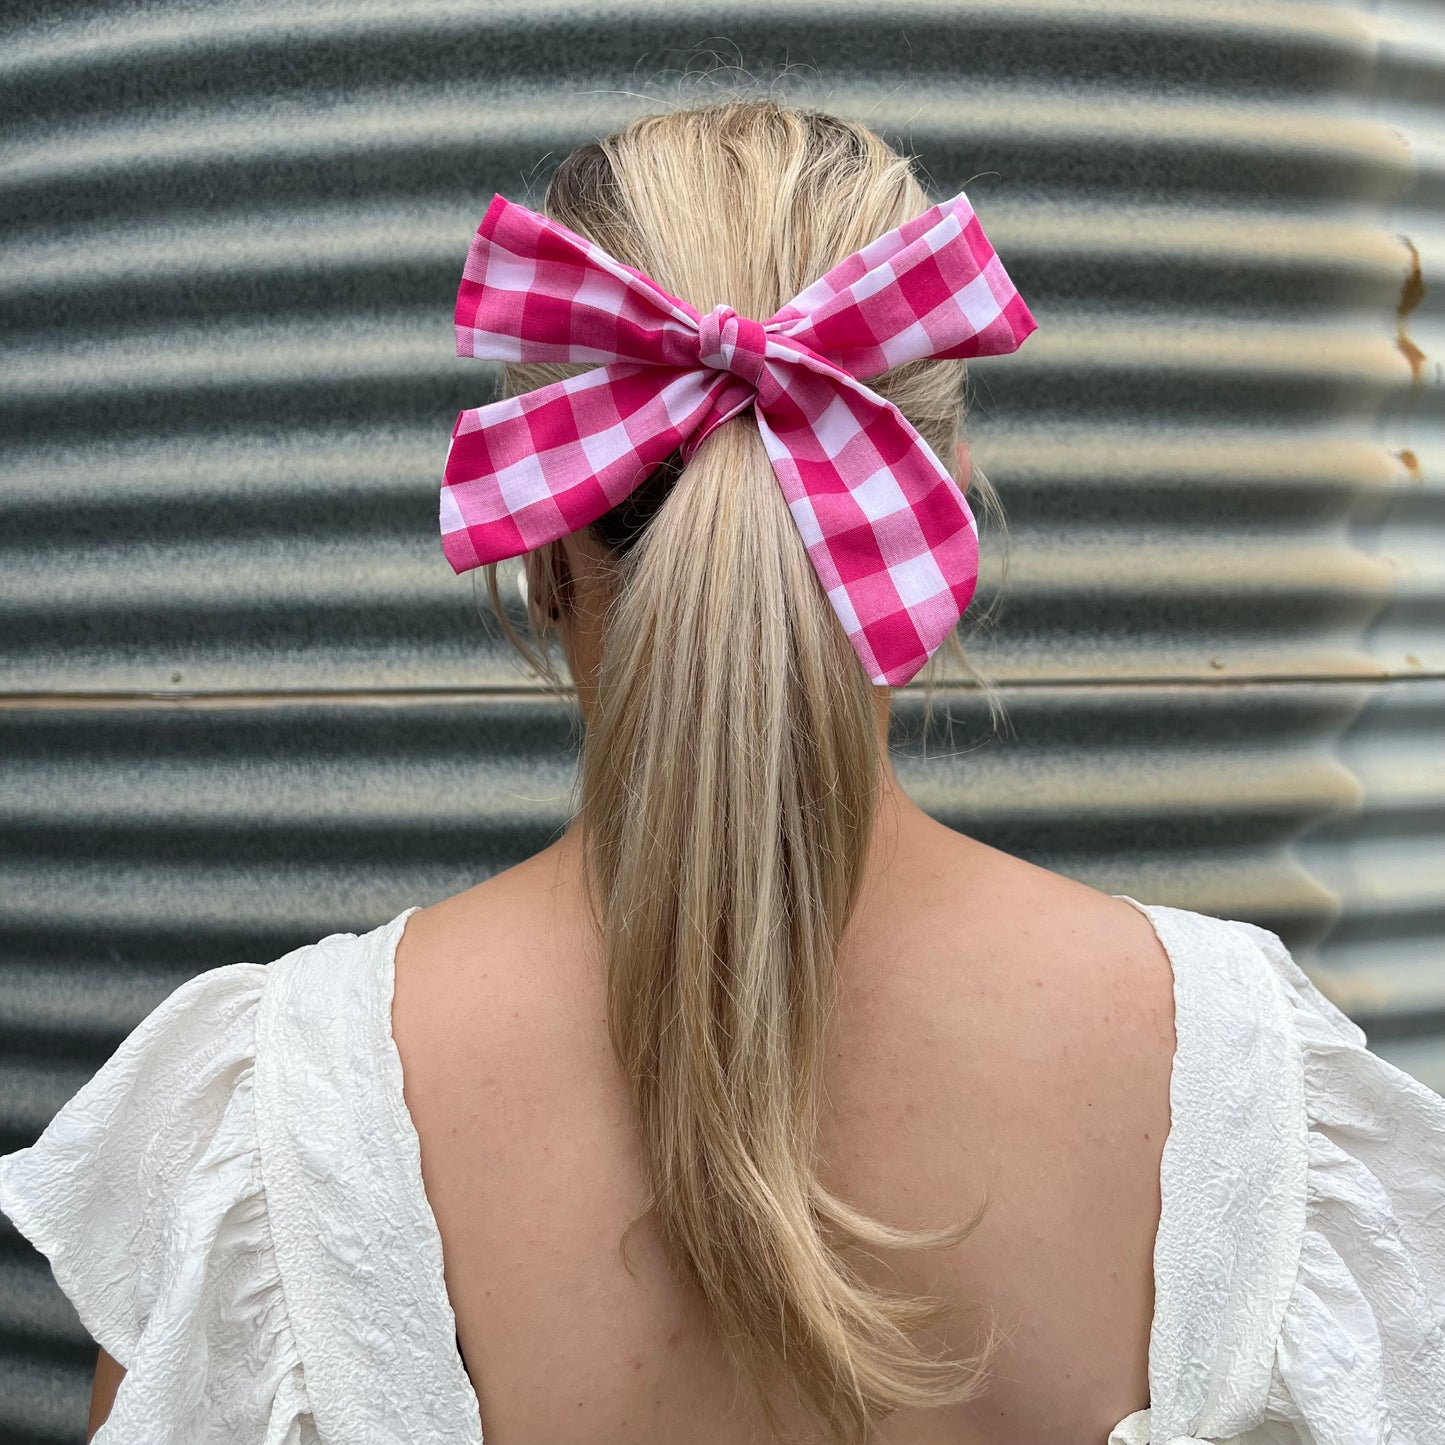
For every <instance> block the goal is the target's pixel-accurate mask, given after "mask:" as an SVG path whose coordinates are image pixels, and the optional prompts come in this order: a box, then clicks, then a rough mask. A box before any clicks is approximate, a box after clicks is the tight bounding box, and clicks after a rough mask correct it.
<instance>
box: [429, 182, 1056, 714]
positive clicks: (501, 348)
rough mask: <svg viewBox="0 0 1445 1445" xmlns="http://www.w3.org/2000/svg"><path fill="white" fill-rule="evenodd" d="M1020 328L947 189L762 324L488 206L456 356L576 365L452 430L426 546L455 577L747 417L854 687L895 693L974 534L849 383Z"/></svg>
mask: <svg viewBox="0 0 1445 1445" xmlns="http://www.w3.org/2000/svg"><path fill="white" fill-rule="evenodd" d="M1036 325H1037V323H1036V322H1035V321H1034V318H1033V316H1032V315H1031V314H1030V312H1029V309H1028V307H1027V306H1026V305H1025V304H1024V301H1023V298H1022V297H1021V296H1019V294H1018V292H1017V291H1016V290H1015V289H1014V286H1013V283H1012V282H1011V281H1010V280H1009V278H1008V275H1007V273H1006V272H1005V271H1004V268H1003V263H1002V262H1001V261H1000V260H999V258H998V256H997V255H996V254H995V253H994V250H993V247H992V246H991V245H990V244H989V242H988V239H987V237H986V236H985V235H984V233H983V228H982V227H981V226H980V225H979V222H978V218H977V216H975V215H974V212H973V207H972V206H971V205H970V204H969V202H968V198H967V197H966V196H965V195H964V194H963V193H962V192H959V194H958V195H956V196H955V197H954V198H953V199H952V200H950V201H944V202H942V203H941V204H939V205H936V206H934V207H933V208H932V209H931V210H928V211H925V212H924V213H923V214H922V215H921V216H918V217H916V218H914V219H913V220H911V221H906V222H905V223H904V224H903V225H901V226H899V227H898V228H897V229H896V230H892V231H889V232H887V233H886V234H885V235H882V236H879V237H878V239H877V240H875V241H872V242H870V243H869V244H868V245H867V246H865V247H863V248H862V250H860V251H855V252H854V253H853V254H852V255H851V256H848V257H847V258H846V259H844V260H843V261H840V262H839V263H838V265H836V266H834V267H833V269H832V270H831V271H829V272H828V273H827V274H826V275H825V276H823V277H821V278H820V279H819V280H817V281H815V282H813V284H812V285H811V286H808V287H806V288H805V289H804V290H803V291H801V292H799V294H798V295H797V296H795V297H794V298H793V299H792V300H791V301H790V302H788V303H787V305H785V306H784V307H783V308H782V309H781V310H780V311H778V312H777V313H776V314H774V315H773V316H771V317H769V318H768V320H766V321H762V322H759V321H755V320H752V319H751V318H749V317H745V316H739V315H738V314H737V313H736V312H735V311H734V310H733V309H732V308H731V307H730V306H725V305H719V306H715V307H713V309H712V310H711V311H709V312H708V313H707V314H706V315H703V314H702V313H701V312H699V311H698V310H697V308H696V307H694V306H692V305H690V304H689V303H688V302H686V301H682V300H679V299H678V298H677V297H676V296H670V295H669V294H668V293H667V292H666V291H664V290H663V289H662V287H660V286H659V285H658V284H657V283H656V282H655V281H653V280H652V279H651V278H650V277H647V276H644V275H643V274H642V273H641V272H639V271H635V270H634V269H633V268H632V267H630V266H625V265H623V264H622V263H621V262H620V261H618V260H616V259H615V258H613V257H612V256H610V255H608V254H607V252H606V251H604V250H602V248H601V247H599V246H596V245H594V244H593V243H592V242H590V241H588V240H586V239H584V238H583V237H581V236H579V235H577V234H576V233H575V232H573V231H571V230H569V229H568V228H567V227H565V226H562V225H559V224H558V223H557V222H556V221H553V220H550V219H549V218H548V217H546V216H542V215H539V214H538V213H537V212H535V211H531V210H528V209H527V207H525V206H520V205H517V204H516V203H514V202H512V201H509V200H507V199H505V198H504V197H503V196H500V195H499V196H496V197H495V198H494V199H493V201H492V203H491V205H490V206H489V207H488V208H487V213H486V215H485V216H484V217H483V218H482V223H481V225H480V226H479V227H478V228H477V233H476V236H475V238H474V239H473V241H472V245H471V250H470V252H469V254H468V256H467V264H466V269H465V271H464V273H463V277H462V283H461V287H460V289H459V290H458V292H457V307H456V332H457V355H458V356H476V357H482V358H487V359H491V360H496V361H514V362H515V361H525V362H572V363H578V362H596V363H597V365H596V367H595V368H594V369H593V370H590V371H586V372H583V373H582V374H580V375H578V376H573V377H569V378H567V379H566V380H563V381H558V382H553V383H552V384H551V385H549V386H544V387H540V388H538V389H537V390H536V391H530V392H526V393H524V394H523V395H521V396H515V397H508V398H506V399H504V400H502V401H497V402H493V403H492V404H491V405H489V406H481V407H473V408H471V409H470V410H467V411H464V412H462V413H461V415H460V416H458V418H457V423H456V426H455V427H454V428H453V429H452V442H451V449H450V451H449V452H448V454H447V462H446V474H445V479H444V481H443V484H442V489H441V532H442V550H443V551H444V552H445V554H446V558H447V560H448V561H449V562H450V563H451V565H452V568H453V570H454V571H456V572H465V571H467V570H468V569H470V568H472V567H478V566H481V565H482V564H484V563H487V562H499V561H501V560H502V559H504V558H506V557H515V556H517V555H519V554H520V553H523V552H529V551H531V550H532V549H533V548H535V547H540V546H541V545H542V544H543V543H545V542H550V541H553V540H555V539H556V538H558V537H560V536H563V535H564V534H566V533H570V532H575V531H578V530H580V529H581V528H583V527H585V526H587V525H588V523H590V522H592V521H595V520H596V519H597V518H598V517H600V516H601V515H602V514H603V513H604V512H606V511H608V510H609V509H610V508H612V507H614V506H616V505H617V503H618V502H620V501H621V500H622V499H623V498H624V497H626V496H627V495H628V493H630V492H631V491H632V490H633V489H634V488H635V487H636V486H637V485H638V484H639V483H640V482H642V481H643V479H644V478H645V477H647V476H648V474H649V473H651V472H652V471H653V470H654V469H655V468H656V467H658V466H659V465H660V464H661V463H662V462H664V461H665V460H666V459H667V458H668V457H669V456H671V455H672V454H673V453H674V452H677V451H680V452H681V454H682V457H683V459H684V461H686V460H687V459H688V458H690V457H691V456H692V454H693V452H695V451H696V450H697V447H698V446H699V445H700V444H701V442H702V440H703V438H704V437H706V436H707V435H708V433H709V432H711V431H712V429H713V428H714V427H716V426H720V425H721V424H722V423H723V422H725V421H727V420H728V419H729V418H731V417H733V416H736V415H737V414H738V413H739V412H741V411H743V410H744V409H745V408H746V407H749V406H752V407H753V408H754V412H755V414H756V419H757V426H758V431H759V433H760V435H761V437H762V441H763V445H764V446H765V448H766V449H767V453H768V457H769V458H770V460H771V461H772V465H773V471H774V472H775V473H776V475H777V478H778V483H779V486H780V487H781V488H782V492H783V496H784V497H785V499H786V500H787V503H788V507H789V509H790V511H791V512H792V515H793V520H794V521H795V522H796V523H797V527H798V530H799V532H800V533H801V534H802V537H803V541H804V544H805V545H806V547H807V550H808V556H809V557H810V558H811V560H812V563H813V567H814V569H815V570H816V572H817V574H818V579H819V581H820V582H821V583H822V585H823V590H824V592H825V593H826V594H827V596H828V600H829V602H830V603H831V604H832V606H833V609H834V611H835V612H836V613H837V615H838V619H839V621H840V622H841V623H842V624H843V628H844V631H845V632H846V633H847V635H848V639H849V641H850V642H851V643H852V645H853V648H854V651H855V652H856V653H857V654H858V657H859V659H860V660H861V661H862V663H863V666H864V668H865V669H866V670H867V673H868V676H869V677H870V679H871V680H872V681H873V682H874V683H877V684H880V685H887V686H894V687H896V686H901V685H902V684H903V683H905V682H907V681H908V680H909V679H910V678H911V677H913V675H914V674H915V673H916V672H917V671H918V670H919V669H920V668H921V667H922V666H923V664H924V663H925V662H927V660H928V658H929V657H930V656H931V655H932V653H933V651H934V649H935V648H937V647H938V645H939V644H940V643H941V642H942V641H943V639H944V638H945V637H946V636H947V635H948V633H949V631H950V630H951V629H952V628H953V626H954V624H955V623H956V622H957V621H958V619H959V617H960V616H962V614H963V611H964V609H965V608H966V607H967V606H968V603H969V601H970V599H971V598H972V596H973V593H974V589H975V587H976V585H977V580H978V536H977V529H976V528H975V525H974V519H973V514H972V513H971V512H970V510H969V507H968V503H967V501H966V500H965V499H964V496H963V493H962V492H961V491H960V490H959V487H958V484H957V483H956V482H955V481H954V480H953V478H952V476H950V475H949V473H948V472H947V471H946V470H945V469H944V467H943V466H942V465H941V464H940V462H939V460H938V458H937V457H936V456H935V455H934V454H933V452H932V451H931V450H930V449H929V447H928V444H927V443H926V442H925V441H924V440H923V438H922V437H920V436H919V435H918V433H917V431H915V430H914V428H913V426H912V425H911V424H910V423H909V422H908V420H907V419H906V418H905V417H904V416H903V414H902V413H901V412H900V411H899V410H898V408H897V407H896V406H894V405H893V403H892V402H890V401H886V400H884V398H882V397H880V396H879V395H878V394H877V393H876V392H874V391H872V390H870V389H869V388H868V387H866V386H864V385H863V382H864V381H865V380H867V379H868V378H869V377H873V376H878V375H881V374H882V373H883V372H885V371H889V370H891V369H892V368H893V367H895V366H898V365H901V364H902V363H903V362H906V361H915V360H918V359H920V358H922V357H933V358H936V359H944V358H957V357H973V356H994V355H1000V354H1002V353H1005V352H1010V351H1015V350H1017V349H1018V347H1019V346H1020V345H1021V344H1022V343H1023V341H1024V340H1025V338H1027V337H1028V336H1029V335H1030V334H1031V333H1032V332H1033V331H1034V330H1035V328H1036Z"/></svg>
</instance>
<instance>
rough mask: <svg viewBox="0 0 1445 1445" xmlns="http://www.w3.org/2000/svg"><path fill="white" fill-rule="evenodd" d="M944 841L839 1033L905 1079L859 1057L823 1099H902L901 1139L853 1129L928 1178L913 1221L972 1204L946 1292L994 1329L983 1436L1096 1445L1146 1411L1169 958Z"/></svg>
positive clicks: (1100, 895)
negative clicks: (983, 1314) (949, 1206)
mask: <svg viewBox="0 0 1445 1445" xmlns="http://www.w3.org/2000/svg"><path fill="white" fill-rule="evenodd" d="M946 832H947V830H940V832H939V833H938V834H937V835H935V836H932V837H929V836H928V835H927V832H926V830H925V832H924V836H923V838H922V840H921V841H922V842H923V843H925V844H926V850H925V852H924V854H923V855H922V856H921V857H920V858H919V859H915V860H914V862H913V863H912V864H910V863H909V862H908V861H907V860H902V861H903V867H902V871H901V873H900V877H907V876H908V875H909V874H910V873H911V875H912V882H911V885H910V889H911V897H910V900H909V906H908V907H907V908H900V909H897V910H895V911H892V917H893V938H892V940H891V942H889V941H880V942H879V944H878V946H877V947H876V948H875V949H873V950H872V954H873V956H874V957H876V958H877V959H878V960H879V965H878V970H879V976H878V977H875V978H873V980H872V983H871V985H870V986H871V988H872V989H873V990H874V995H873V1002H872V1003H871V1004H870V1006H869V1007H868V1008H866V1009H864V1010H862V1011H861V1012H860V1014H859V1017H858V1022H857V1029H858V1036H857V1039H856V1040H854V1041H852V1042H853V1043H854V1044H856V1046H857V1049H858V1050H860V1051H861V1050H863V1049H865V1048H866V1047H867V1044H866V1043H865V1040H867V1039H870V1038H871V1039H873V1040H876V1041H878V1043H877V1047H878V1049H879V1053H878V1055H877V1057H878V1058H880V1059H882V1060H886V1059H888V1058H892V1059H893V1060H898V1061H904V1062H901V1063H898V1064H895V1065H894V1068H895V1069H899V1068H901V1069H902V1070H904V1072H905V1076H904V1077H903V1078H900V1079H898V1080H897V1081H896V1083H895V1082H894V1081H893V1080H891V1079H889V1078H888V1076H887V1074H886V1073H884V1072H883V1070H884V1069H885V1068H886V1064H883V1063H878V1064H874V1065H870V1067H869V1070H868V1075H867V1076H865V1077H860V1078H858V1079H857V1084H856V1092H855V1091H854V1088H853V1086H851V1085H850V1084H849V1083H848V1082H846V1080H845V1079H843V1078H842V1076H841V1074H840V1082H839V1085H838V1093H839V1095H840V1096H843V1097H850V1098H852V1099H853V1100H854V1102H855V1106H856V1107H857V1108H858V1109H859V1110H860V1111H861V1110H863V1109H866V1108H869V1107H874V1106H872V1105H870V1104H869V1103H868V1102H867V1099H866V1097H865V1092H866V1093H871V1095H872V1097H873V1098H878V1099H886V1098H888V1097H890V1094H891V1095H892V1096H895V1097H896V1096H898V1095H900V1094H901V1095H904V1096H905V1097H907V1099H908V1100H909V1107H908V1109H907V1120H906V1126H905V1128H900V1127H899V1123H900V1122H901V1121H896V1120H895V1121H891V1123H890V1121H886V1120H883V1119H879V1120H878V1121H877V1123H876V1124H875V1125H874V1127H873V1128H871V1129H870V1130H868V1138H869V1139H870V1140H874V1139H877V1138H883V1137H891V1138H893V1139H894V1140H897V1141H898V1143H897V1145H896V1147H895V1149H894V1152H893V1153H892V1156H891V1163H892V1165H893V1166H894V1167H896V1168H899V1169H900V1172H901V1174H902V1175H903V1176H904V1177H915V1178H927V1179H931V1180H932V1185H931V1189H932V1190H934V1191H936V1193H934V1194H933V1196H932V1199H931V1200H929V1201H928V1206H929V1209H930V1212H931V1211H932V1210H935V1209H936V1210H938V1211H940V1212H941V1213H943V1214H944V1215H945V1216H946V1214H947V1210H946V1209H945V1208H944V1203H943V1202H944V1201H947V1200H954V1201H958V1202H960V1203H963V1204H967V1205H969V1206H976V1205H978V1204H982V1203H985V1202H986V1204H987V1208H986V1211H985V1214H984V1217H983V1220H982V1223H981V1224H980V1225H979V1227H978V1229H977V1230H976V1231H975V1233H974V1234H973V1235H972V1236H971V1237H970V1239H969V1240H968V1241H967V1242H966V1243H965V1245H964V1246H962V1247H961V1248H960V1249H959V1250H958V1251H957V1252H956V1256H955V1259H954V1262H953V1263H952V1264H951V1265H950V1266H949V1269H950V1270H951V1271H952V1272H953V1273H952V1293H953V1294H954V1296H955V1297H956V1298H959V1299H963V1300H975V1301H978V1302H980V1303H983V1304H985V1305H986V1306H987V1307H988V1308H989V1311H990V1316H991V1318H992V1319H993V1320H994V1321H995V1322H996V1323H997V1324H998V1325H999V1326H1000V1327H1001V1329H1002V1331H1003V1333H1004V1337H1005V1344H1004V1345H1003V1347H1002V1353H1001V1355H1000V1356H999V1358H998V1361H997V1369H996V1371H995V1374H994V1379H995V1381H996V1382H997V1383H996V1384H995V1386H994V1388H993V1389H992V1390H990V1391H989V1392H988V1393H987V1395H986V1396H985V1397H983V1399H982V1400H980V1402H979V1406H978V1411H979V1414H978V1418H977V1421H976V1423H977V1424H978V1426H979V1427H980V1429H981V1430H983V1431H984V1435H985V1437H986V1438H1007V1439H1016V1440H1051V1439H1057V1438H1060V1433H1059V1432H1060V1431H1061V1430H1062V1429H1064V1428H1065V1426H1068V1427H1069V1428H1070V1430H1071V1432H1072V1434H1073V1435H1074V1437H1075V1438H1078V1439H1081V1440H1083V1439H1099V1440H1102V1439H1103V1438H1104V1436H1105V1435H1106V1434H1107V1433H1108V1430H1109V1429H1110V1428H1111V1427H1112V1425H1114V1424H1115V1423H1117V1422H1118V1421H1119V1420H1121V1419H1123V1418H1125V1417H1126V1416H1127V1415H1128V1414H1130V1413H1131V1412H1132V1411H1134V1410H1135V1409H1140V1408H1143V1407H1144V1406H1145V1405H1147V1403H1148V1373H1147V1371H1148V1346H1149V1333H1150V1328H1151V1325H1152V1320H1153V1287H1154V1281H1153V1247H1154V1238H1155V1235H1156V1232H1157V1229H1158V1220H1159V1210H1160V1191H1159V1168H1160V1162H1161V1156H1162V1151H1163V1147H1164V1142H1165V1139H1166V1137H1167V1135H1168V1131H1169V1127H1170V1108H1169V1086H1170V1079H1171V1074H1172V1066H1173V1058H1174V1011H1173V971H1172V967H1171V965H1170V961H1169V958H1168V955H1167V954H1166V953H1165V952H1164V950H1163V947H1162V945H1161V944H1160V942H1159V939H1158V937H1157V935H1156V934H1155V932H1154V929H1153V926H1152V924H1151V923H1150V921H1149V919H1148V918H1147V917H1146V916H1145V915H1144V914H1142V913H1141V912H1140V911H1139V910H1138V909H1136V908H1134V907H1133V906H1132V905H1131V904H1129V903H1126V902H1124V901H1123V900H1122V899H1118V898H1114V897H1111V896H1110V895H1109V894H1107V893H1104V892H1102V891H1100V890H1097V889H1093V888H1090V887H1088V886H1086V885H1084V884H1081V883H1078V882H1076V881H1074V880H1072V879H1069V878H1066V877H1064V876H1062V875H1060V874H1056V873H1053V872H1050V871H1049V870H1047V869H1043V868H1038V867H1035V866H1034V865H1032V864H1030V863H1027V862H1025V861H1023V860H1021V859H1018V858H1015V857H1012V856H1011V855H1009V854H1006V853H1001V852H998V851H997V850H994V849H991V848H988V847H986V846H984V845H982V844H979V843H977V842H974V841H973V840H970V839H967V838H964V837H962V836H961V835H954V837H953V838H949V837H947V836H944V835H945V833H946ZM955 839H956V841H955ZM855 1057H856V1054H855ZM890 1086H891V1087H890ZM920 1101H923V1102H920ZM850 1152H852V1153H853V1154H854V1155H855V1157H856V1156H858V1155H859V1154H862V1153H866V1152H870V1151H868V1150H859V1149H856V1148H855V1149H854V1150H852V1151H850ZM871 1152H875V1153H876V1152H880V1151H879V1150H878V1149H877V1147H876V1146H875V1147H874V1149H873V1150H872V1151H871ZM900 1154H901V1155H902V1157H900ZM886 1189H887V1185H886V1182H885V1181H883V1180H881V1179H880V1180H879V1181H878V1183H877V1186H876V1195H875V1197H876V1198H877V1200H878V1202H879V1203H880V1204H883V1203H888V1202H893V1201H890V1200H889V1196H888V1194H887V1193H886V1192H885V1191H886ZM897 1202H898V1203H905V1202H906V1201H897ZM922 1204H923V1201H921V1200H920V1201H919V1208H921V1206H922ZM893 1212H894V1213H895V1214H897V1213H899V1212H900V1211H899V1210H898V1209H897V1208H896V1207H895V1209H894V1211H893ZM914 1212H918V1211H917V1210H916V1209H915V1210H914ZM930 1222H931V1220H930ZM914 1282H915V1283H917V1284H918V1285H920V1286H928V1285H929V1284H930V1281H929V1280H928V1279H927V1277H926V1276H923V1275H920V1276H919V1278H918V1279H917V1280H916V1281H914ZM984 1427H987V1429H984ZM993 1431H996V1432H998V1433H997V1435H996V1436H994V1435H992V1434H991V1433H990V1432H993ZM1095 1432H1097V1433H1095Z"/></svg>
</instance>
